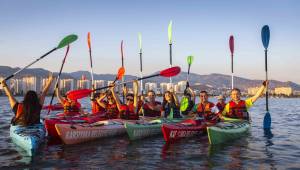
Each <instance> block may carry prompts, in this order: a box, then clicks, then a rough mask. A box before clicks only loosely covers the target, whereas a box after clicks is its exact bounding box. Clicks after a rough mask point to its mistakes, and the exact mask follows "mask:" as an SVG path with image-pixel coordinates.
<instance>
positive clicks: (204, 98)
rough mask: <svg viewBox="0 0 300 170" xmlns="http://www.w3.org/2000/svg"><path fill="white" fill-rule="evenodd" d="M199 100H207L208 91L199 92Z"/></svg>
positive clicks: (202, 101)
mask: <svg viewBox="0 0 300 170" xmlns="http://www.w3.org/2000/svg"><path fill="white" fill-rule="evenodd" d="M199 96H200V102H201V103H204V102H208V93H207V91H205V90H203V91H201V92H200V95H199Z"/></svg>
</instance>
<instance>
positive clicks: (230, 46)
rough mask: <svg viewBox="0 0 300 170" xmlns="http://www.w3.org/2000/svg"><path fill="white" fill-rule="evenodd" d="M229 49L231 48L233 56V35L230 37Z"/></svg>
mask: <svg viewBox="0 0 300 170" xmlns="http://www.w3.org/2000/svg"><path fill="white" fill-rule="evenodd" d="M229 48H230V52H231V54H233V52H234V38H233V36H232V35H231V36H230V37H229Z"/></svg>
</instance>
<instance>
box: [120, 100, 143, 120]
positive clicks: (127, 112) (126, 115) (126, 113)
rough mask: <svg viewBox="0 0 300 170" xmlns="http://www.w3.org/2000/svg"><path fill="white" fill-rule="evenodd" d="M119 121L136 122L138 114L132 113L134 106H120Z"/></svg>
mask: <svg viewBox="0 0 300 170" xmlns="http://www.w3.org/2000/svg"><path fill="white" fill-rule="evenodd" d="M120 117H121V119H127V120H137V119H139V115H138V113H135V111H134V105H133V104H130V105H125V104H124V105H122V106H121V115H120Z"/></svg>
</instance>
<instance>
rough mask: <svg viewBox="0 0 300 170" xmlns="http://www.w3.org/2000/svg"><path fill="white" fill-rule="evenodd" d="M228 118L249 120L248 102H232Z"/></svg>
mask: <svg viewBox="0 0 300 170" xmlns="http://www.w3.org/2000/svg"><path fill="white" fill-rule="evenodd" d="M226 116H227V117H230V118H237V119H244V120H249V113H248V110H247V107H246V102H245V101H244V100H240V101H239V102H238V103H235V102H234V101H232V100H231V101H230V102H229V112H228V113H227V115H226Z"/></svg>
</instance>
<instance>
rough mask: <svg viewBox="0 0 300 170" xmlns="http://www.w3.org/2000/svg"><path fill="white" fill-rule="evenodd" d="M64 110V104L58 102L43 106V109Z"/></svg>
mask: <svg viewBox="0 0 300 170" xmlns="http://www.w3.org/2000/svg"><path fill="white" fill-rule="evenodd" d="M49 109H50V110H64V106H63V105H62V104H60V103H56V104H54V105H47V106H43V110H49Z"/></svg>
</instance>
